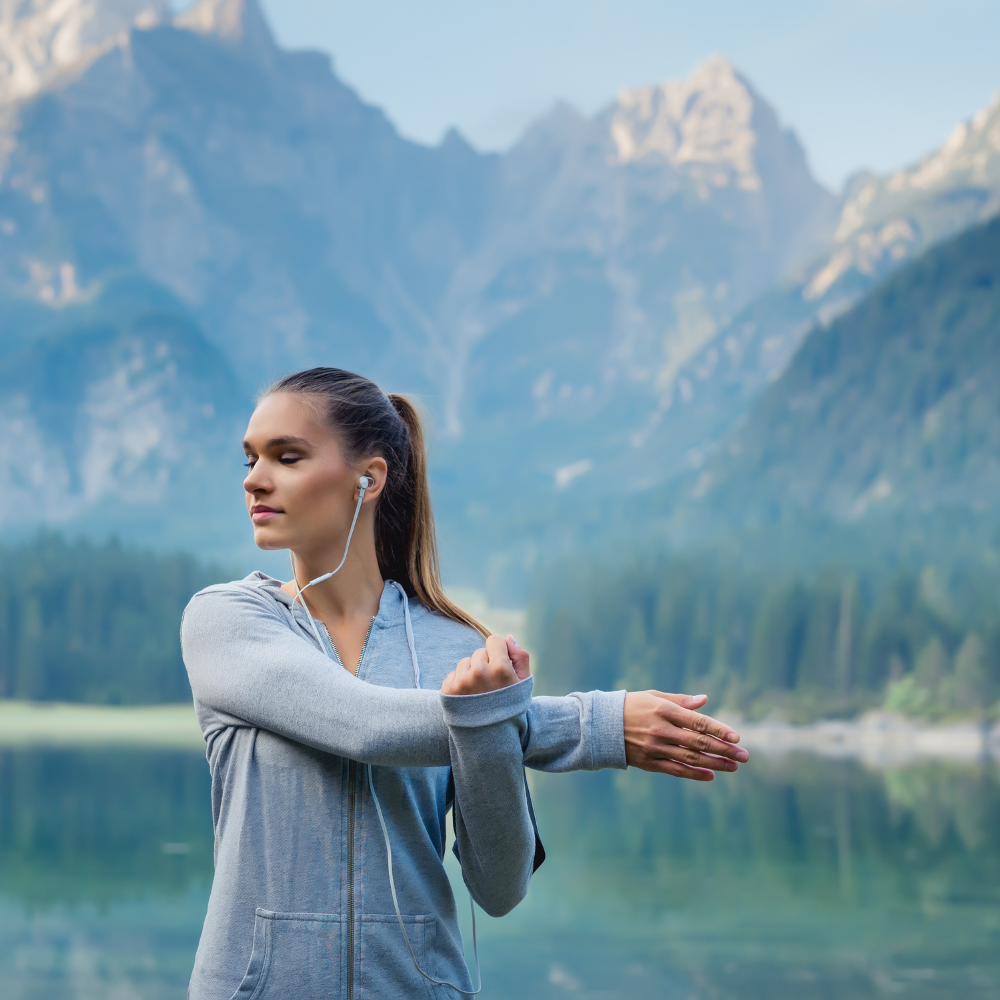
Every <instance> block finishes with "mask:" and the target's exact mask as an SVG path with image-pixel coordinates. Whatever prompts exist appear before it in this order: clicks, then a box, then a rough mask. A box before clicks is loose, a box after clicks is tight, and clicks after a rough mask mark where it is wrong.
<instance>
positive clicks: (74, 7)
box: [0, 0, 170, 101]
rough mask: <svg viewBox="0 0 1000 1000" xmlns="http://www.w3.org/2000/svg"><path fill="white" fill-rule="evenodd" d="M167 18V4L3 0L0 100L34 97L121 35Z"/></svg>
mask: <svg viewBox="0 0 1000 1000" xmlns="http://www.w3.org/2000/svg"><path fill="white" fill-rule="evenodd" d="M169 17H170V3H169V0H0V101H11V100H20V99H24V98H27V97H30V96H31V95H32V94H35V93H37V92H38V91H39V90H41V89H42V88H43V87H45V86H46V84H48V83H49V82H50V81H51V80H53V79H55V78H56V77H57V76H59V75H60V74H61V73H63V72H65V71H66V70H68V69H70V68H72V67H74V66H76V65H79V64H81V63H87V62H89V61H90V60H92V59H93V58H95V57H96V56H97V55H99V54H100V53H101V52H102V51H104V49H105V48H106V47H107V46H108V45H109V44H110V43H112V42H113V40H114V39H115V38H116V37H118V36H119V35H120V34H121V33H122V32H123V31H127V30H128V29H129V28H132V27H139V28H149V27H153V26H154V25H156V24H158V23H161V22H163V21H165V20H169Z"/></svg>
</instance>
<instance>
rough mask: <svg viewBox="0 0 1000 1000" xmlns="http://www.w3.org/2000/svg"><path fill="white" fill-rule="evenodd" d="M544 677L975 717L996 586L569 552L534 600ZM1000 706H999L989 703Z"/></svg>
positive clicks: (939, 575) (936, 573)
mask: <svg viewBox="0 0 1000 1000" xmlns="http://www.w3.org/2000/svg"><path fill="white" fill-rule="evenodd" d="M528 628H529V633H530V636H531V639H532V643H533V647H534V649H535V650H536V653H537V659H538V665H539V681H540V685H541V686H542V687H544V689H545V690H546V691H549V692H552V693H555V692H562V691H567V690H580V689H583V690H587V689H592V688H608V687H627V688H629V689H633V690H634V689H642V688H658V689H660V690H665V691H688V692H706V693H708V694H709V695H710V696H712V699H713V704H715V705H716V706H718V705H719V704H722V705H725V706H726V707H727V708H730V709H736V710H739V711H742V712H745V713H748V714H750V715H751V716H760V715H764V714H767V712H768V711H770V710H771V709H773V708H777V709H779V710H780V711H782V712H783V713H784V714H785V715H786V716H789V717H791V718H793V719H799V720H805V719H807V718H815V717H819V716H835V715H844V716H847V715H853V714H855V713H857V712H858V711H861V710H864V709H866V708H874V707H885V708H887V709H889V710H896V711H901V712H904V713H906V714H912V715H924V716H928V717H945V716H948V715H960V714H961V715H969V714H973V715H975V714H985V713H987V712H991V711H995V709H994V708H993V706H994V703H996V701H997V699H998V698H1000V587H998V586H997V579H996V577H995V576H994V575H993V574H991V573H989V572H987V571H985V570H983V569H982V568H971V569H970V568H968V567H966V568H962V567H955V568H952V569H950V570H948V571H947V572H945V571H942V570H940V569H936V568H935V567H932V566H925V567H920V568H915V567H914V568H906V567H896V568H895V569H893V570H892V571H891V572H882V573H879V574H867V575H866V574H860V573H857V572H850V571H848V570H844V569H832V568H831V569H828V570H826V571H823V572H818V573H815V574H811V575H805V574H788V573H780V572H777V571H774V570H771V571H765V570H759V571H754V570H752V569H748V568H745V567H734V566H732V565H727V564H726V563H725V562H724V561H723V560H722V559H720V558H719V557H718V556H712V555H707V554H706V555H704V556H700V557H699V556H685V557H682V556H673V557H671V556H663V557H655V558H648V559H635V560H633V561H632V562H631V563H629V564H624V565H623V564H620V563H608V564H601V563H592V562H585V561H573V562H570V563H568V564H564V565H562V566H560V567H558V568H557V570H555V571H553V572H552V573H551V574H549V575H547V576H546V578H545V579H544V580H543V581H542V582H541V584H540V585H539V587H538V588H537V591H536V594H535V596H534V598H533V601H532V603H531V607H530V609H529V625H528ZM996 707H997V708H1000V706H996Z"/></svg>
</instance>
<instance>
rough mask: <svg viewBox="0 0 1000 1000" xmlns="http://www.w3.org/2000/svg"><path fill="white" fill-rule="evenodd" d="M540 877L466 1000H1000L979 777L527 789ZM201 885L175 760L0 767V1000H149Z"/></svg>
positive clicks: (996, 801)
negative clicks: (536, 829)
mask: <svg viewBox="0 0 1000 1000" xmlns="http://www.w3.org/2000/svg"><path fill="white" fill-rule="evenodd" d="M532 781H533V783H534V791H535V803H536V808H537V812H538V816H539V823H540V826H541V829H542V833H543V836H544V838H545V841H546V847H547V848H548V852H549V860H548V861H547V863H546V864H545V866H544V867H543V868H542V869H541V870H540V871H539V873H538V875H537V876H536V880H535V882H534V884H533V887H532V891H531V893H530V895H529V898H528V900H527V901H526V902H525V903H524V904H523V905H522V906H521V907H519V908H518V909H517V910H516V911H515V912H514V913H513V914H512V915H511V916H509V917H507V918H505V919H504V920H501V921H489V920H486V919H484V921H483V924H484V926H483V928H482V934H481V940H482V945H483V949H482V950H483V974H484V979H485V982H486V989H485V990H484V992H483V996H484V998H486V1000H490V998H501V997H504V998H507V997H510V998H514V997H517V998H518V1000H522V998H535V997H537V998H542V997H545V998H551V997H561V996H570V997H586V998H588V1000H593V998H598V997H600V998H610V997H629V998H633V997H634V998H644V997H650V998H652V997H657V998H660V997H666V998H677V1000H691V998H695V997H697V998H706V1000H707V998H712V997H721V996H723V995H725V996H726V997H731V996H742V997H761V998H767V1000H771V998H785V997H787V998H792V997H795V998H812V997H815V998H827V997H829V998H834V997H836V998H841V997H848V996H849V997H873V998H874V997H881V996H884V995H885V994H887V993H892V994H895V993H899V994H901V995H904V996H907V997H916V998H920V1000H938V998H942V1000H943V998H945V997H949V998H950V997H954V996H959V995H961V996H964V997H973V998H979V997H983V998H985V997H995V996H997V995H1000V958H998V956H1000V877H998V876H1000V774H998V770H997V768H996V766H995V765H992V764H989V765H988V764H983V765H981V766H969V765H951V764H945V763H934V764H923V765H920V766H913V767H906V768H899V769H896V770H887V771H882V772H876V771H869V770H866V769H864V768H863V767H861V766H860V765H858V764H857V763H854V762H850V761H830V760H822V759H818V758H812V757H809V756H807V755H803V756H796V757H786V758H781V759H776V760H771V761H768V760H766V759H763V758H761V757H760V755H758V756H757V757H755V759H754V762H753V766H752V767H749V768H745V769H743V770H742V771H741V772H740V774H739V775H737V776H732V777H728V778H723V779H720V780H718V781H716V782H714V783H713V784H711V785H709V786H700V785H693V784H688V783H681V782H677V781H673V780H666V779H657V778H655V777H652V776H650V775H645V774H641V773H638V772H636V773H633V772H629V773H627V774H581V775H536V776H533V778H532ZM211 871H212V843H211V823H210V817H209V785H208V771H207V767H206V764H205V761H204V758H203V757H202V756H201V755H200V754H198V753H188V752H178V751H155V750H127V749H115V750H110V749H109V750H104V751H92V750H62V749H61V750H46V749H21V750H4V751H0V995H2V996H3V997H4V998H12V1000H25V998H35V997H46V998H48V997H52V996H73V997H79V998H86V1000H91V998H93V1000H98V998H100V1000H105V998H109V997H118V998H122V1000H124V998H140V997H141V998H144V1000H146V998H149V1000H167V998H177V1000H180V998H181V997H183V996H184V987H185V984H186V981H187V975H188V972H189V969H190V963H191V959H192V956H193V953H194V948H195V945H196V943H197V937H198V932H199V930H200V925H201V920H202V917H203V914H204V907H205V902H206V900H207V893H208V887H209V884H210V879H211Z"/></svg>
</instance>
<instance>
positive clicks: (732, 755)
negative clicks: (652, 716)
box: [647, 726, 750, 764]
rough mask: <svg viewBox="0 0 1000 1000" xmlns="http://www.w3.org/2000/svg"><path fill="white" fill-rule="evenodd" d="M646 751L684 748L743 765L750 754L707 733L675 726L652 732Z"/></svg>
mask: <svg viewBox="0 0 1000 1000" xmlns="http://www.w3.org/2000/svg"><path fill="white" fill-rule="evenodd" d="M647 746H648V749H649V750H650V751H651V752H654V753H655V751H656V750H657V749H662V750H667V749H670V748H671V747H675V746H679V747H686V748H688V749H690V750H696V751H698V752H699V753H707V754H712V755H714V756H716V757H728V758H729V759H731V760H735V761H739V762H740V763H741V764H745V763H746V762H747V761H748V760H749V759H750V754H748V753H747V752H746V750H744V749H743V748H742V747H738V746H736V744H734V743H728V742H726V741H725V740H719V739H716V738H715V737H714V736H709V735H708V734H707V733H696V732H694V731H692V730H690V729H680V728H678V727H677V726H663V727H662V728H660V729H655V730H653V731H652V732H651V733H650V734H649V737H648V740H647Z"/></svg>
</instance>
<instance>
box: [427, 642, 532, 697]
mask: <svg viewBox="0 0 1000 1000" xmlns="http://www.w3.org/2000/svg"><path fill="white" fill-rule="evenodd" d="M512 642H513V645H514V647H516V648H515V649H514V651H513V652H514V658H515V660H517V661H521V660H522V658H521V656H520V655H519V654H522V653H523V654H524V655H523V670H524V676H523V677H522V676H521V670H517V671H515V669H514V662H512V659H511V653H510V649H509V647H510V644H511V643H512ZM527 667H528V654H527V653H526V652H525V651H524V650H523V649H521V647H520V646H518V645H517V643H516V642H514V641H513V637H512V636H508V637H507V639H506V640H505V639H501V638H500V636H498V635H491V636H490V637H489V638H488V639H487V640H486V646H485V648H482V649H477V650H476V651H475V652H474V653H473V654H472V656H466V657H465V658H464V659H462V660H459V661H458V666H457V667H455V669H454V670H453V671H452V672H451V673H450V674H448V676H447V677H446V678H445V679H444V683H443V684H442V685H441V693H442V694H447V695H453V694H485V693H486V692H487V691H498V690H499V689H500V688H505V687H509V686H510V685H511V684H516V683H517V682H518V681H519V680H523V679H524V678H525V677H527V676H528V669H527Z"/></svg>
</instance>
